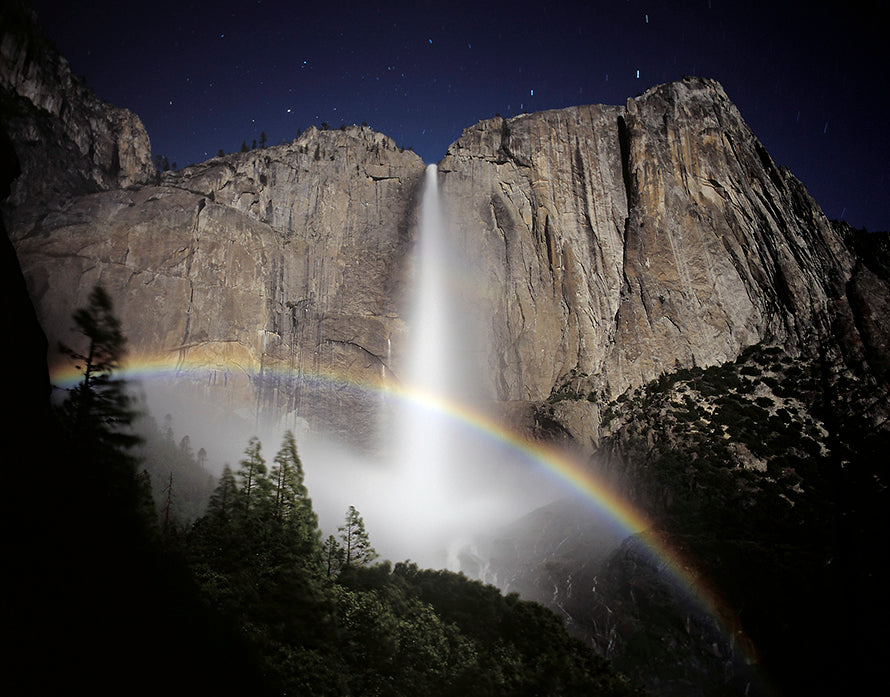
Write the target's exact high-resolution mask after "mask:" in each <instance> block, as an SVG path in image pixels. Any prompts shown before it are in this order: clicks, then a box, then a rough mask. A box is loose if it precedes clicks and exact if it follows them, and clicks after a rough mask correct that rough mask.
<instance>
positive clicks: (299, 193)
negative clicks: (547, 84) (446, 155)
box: [15, 127, 423, 435]
mask: <svg viewBox="0 0 890 697" xmlns="http://www.w3.org/2000/svg"><path fill="white" fill-rule="evenodd" d="M422 173H423V163H422V162H421V161H420V159H419V158H418V157H417V156H416V155H413V154H412V153H401V152H399V151H398V150H397V149H396V148H395V146H394V145H393V144H392V142H391V141H389V140H388V139H387V138H385V137H383V136H380V135H379V134H376V133H373V132H371V131H370V130H368V129H365V128H358V127H353V128H350V129H347V130H345V131H335V132H319V131H316V130H315V129H311V130H310V131H309V132H307V133H306V134H305V135H304V136H303V137H302V138H300V139H299V140H297V141H295V142H294V143H292V144H290V145H282V146H276V147H273V148H267V149H264V150H261V151H254V152H251V153H248V154H239V155H230V156H227V157H224V158H217V159H215V160H211V161H210V162H207V163H205V164H203V165H199V166H196V167H190V168H187V169H185V170H183V171H181V172H176V173H169V174H166V175H165V176H164V177H163V180H162V182H161V183H160V184H159V185H157V186H139V187H131V188H129V189H115V190H111V191H105V192H99V193H95V194H90V195H84V196H81V197H78V198H76V199H74V200H72V201H71V202H70V203H69V204H68V205H66V206H65V207H64V208H63V209H62V210H58V211H55V212H53V213H51V214H49V215H46V216H45V217H43V218H41V219H39V220H38V221H36V223H35V225H34V227H33V228H31V229H28V230H21V229H19V230H17V231H16V240H15V244H16V247H17V250H18V254H19V258H20V259H21V260H22V264H23V266H24V267H25V269H27V272H26V273H27V277H28V279H29V284H30V287H31V291H32V297H33V299H34V302H35V303H36V304H37V306H38V308H40V311H41V314H42V318H43V320H44V323H45V326H47V327H48V328H53V329H55V330H56V331H55V335H54V336H53V338H54V339H64V338H65V337H64V336H59V334H60V333H61V332H60V331H59V330H61V329H63V328H67V327H68V326H69V325H70V321H69V320H68V318H70V316H71V311H72V310H73V309H74V308H75V307H77V305H76V303H78V302H82V298H83V294H84V293H87V292H88V291H89V289H90V288H91V287H92V286H93V285H95V284H96V283H101V284H103V285H104V286H105V287H107V288H111V289H114V298H115V303H116V305H115V307H116V311H117V312H118V313H119V314H120V316H121V317H122V319H123V324H124V331H125V332H126V334H127V336H128V337H129V340H130V349H131V354H132V355H133V356H136V357H138V358H137V360H139V361H157V362H160V363H163V364H169V363H170V362H171V360H174V359H175V363H176V364H177V365H178V366H180V367H182V368H186V367H188V368H197V367H203V368H204V373H203V374H202V376H201V377H200V378H197V379H196V380H197V382H196V386H199V385H200V387H201V389H202V390H203V391H205V392H206V391H207V390H210V391H211V392H213V391H215V392H219V393H221V394H219V395H217V396H216V397H214V399H223V400H226V401H230V402H231V403H232V404H233V406H237V405H241V406H244V405H245V404H246V405H248V406H253V407H257V406H259V407H262V408H264V409H267V410H269V411H271V412H274V413H275V414H276V415H278V416H280V415H282V414H285V413H294V412H295V413H296V414H297V415H299V417H300V418H302V419H305V420H306V421H308V422H309V423H310V425H313V426H316V427H318V428H320V429H321V430H332V431H335V432H344V433H350V432H351V433H353V434H355V433H356V432H360V433H363V434H364V435H370V434H371V433H373V431H374V430H375V428H376V424H375V423H374V419H375V418H376V417H375V415H374V414H373V413H372V412H373V406H374V405H375V404H376V402H375V401H374V400H369V398H368V396H367V395H366V394H362V393H360V392H357V391H355V390H354V388H352V387H351V386H350V385H351V384H354V383H374V382H376V381H379V380H380V378H381V377H384V375H385V371H387V370H388V369H389V363H390V361H391V355H392V348H391V347H392V346H393V344H395V345H396V346H399V345H400V344H401V340H400V337H401V336H402V335H403V334H404V323H403V321H402V320H401V319H400V314H399V307H398V303H399V296H400V292H401V285H402V269H403V268H404V265H405V259H404V257H405V255H406V253H407V251H408V249H409V228H410V226H411V224H412V215H413V212H414V209H415V206H414V189H415V188H416V186H417V184H418V182H419V181H420V179H421V178H422ZM214 388H215V389H214ZM346 404H348V405H349V406H348V407H347V406H345V405H346ZM362 404H367V405H368V406H367V409H363V408H361V406H360V405H362Z"/></svg>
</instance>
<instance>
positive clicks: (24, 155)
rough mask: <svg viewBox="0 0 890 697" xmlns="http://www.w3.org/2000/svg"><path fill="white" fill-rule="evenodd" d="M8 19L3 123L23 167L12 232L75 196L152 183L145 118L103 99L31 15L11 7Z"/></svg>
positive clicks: (13, 198)
mask: <svg viewBox="0 0 890 697" xmlns="http://www.w3.org/2000/svg"><path fill="white" fill-rule="evenodd" d="M3 20H4V25H5V27H4V33H3V35H2V37H0V92H2V104H3V123H4V127H5V130H6V131H7V134H8V135H9V137H10V139H11V140H12V141H13V142H14V143H15V144H16V154H17V157H18V160H19V163H20V167H21V176H19V177H18V179H17V180H16V181H15V182H14V184H13V186H12V191H11V193H10V195H9V197H8V198H7V199H6V200H5V201H4V208H3V213H4V216H5V218H6V224H7V227H8V228H9V229H10V230H15V229H17V228H20V227H23V226H24V227H28V226H29V225H31V224H32V223H33V219H34V218H35V217H39V216H41V215H42V214H44V213H45V211H46V209H47V208H48V207H50V208H52V207H55V206H57V205H59V204H60V203H62V202H64V201H67V200H69V199H70V198H71V197H72V196H76V195H79V194H83V193H87V192H91V191H98V190H105V189H113V188H119V187H127V186H130V185H132V184H140V183H145V182H148V181H151V180H152V179H153V178H154V175H155V170H154V167H153V166H152V163H151V144H150V143H149V140H148V134H147V133H146V132H145V128H144V127H143V125H142V122H141V121H140V120H139V117H138V116H136V115H135V114H133V113H131V112H129V111H127V110H126V109H120V108H117V107H114V106H112V105H110V104H106V103H104V102H102V101H100V100H99V99H97V98H96V96H95V95H94V94H93V93H92V91H91V90H89V89H88V88H87V87H86V85H85V84H84V83H83V81H82V80H81V79H78V78H77V77H75V76H74V75H73V74H72V73H71V69H70V67H69V65H68V62H67V61H66V60H65V59H64V58H63V57H62V56H60V55H59V54H58V52H57V51H55V50H54V48H53V47H52V45H51V44H50V43H49V42H48V40H47V39H46V38H44V37H43V35H42V33H41V31H40V29H39V27H37V26H36V22H35V20H34V18H33V15H31V14H29V13H28V11H26V10H20V9H17V8H16V4H15V3H10V6H9V8H7V9H5V10H4V16H3Z"/></svg>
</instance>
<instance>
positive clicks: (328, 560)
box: [321, 535, 346, 578]
mask: <svg viewBox="0 0 890 697" xmlns="http://www.w3.org/2000/svg"><path fill="white" fill-rule="evenodd" d="M321 556H322V563H323V565H324V568H325V571H326V572H327V575H328V578H332V577H334V576H336V575H337V574H339V573H340V569H341V568H343V563H344V561H345V557H346V553H345V552H344V550H343V548H342V547H341V546H340V543H339V542H337V538H336V537H334V536H333V535H328V539H326V540H325V541H324V544H323V545H322V546H321Z"/></svg>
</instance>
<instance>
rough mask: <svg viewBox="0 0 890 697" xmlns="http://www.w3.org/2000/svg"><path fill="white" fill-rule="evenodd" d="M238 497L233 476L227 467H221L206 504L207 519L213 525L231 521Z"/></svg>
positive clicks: (230, 469)
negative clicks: (215, 484)
mask: <svg viewBox="0 0 890 697" xmlns="http://www.w3.org/2000/svg"><path fill="white" fill-rule="evenodd" d="M237 496H238V485H237V484H236V483H235V475H234V474H232V468H231V467H229V465H225V466H224V467H223V472H222V476H221V477H220V478H219V484H218V485H217V486H216V489H215V490H214V492H213V494H212V495H211V497H210V502H209V503H208V504H207V517H208V518H210V519H211V520H213V521H214V522H215V523H217V524H218V523H223V522H228V521H229V520H231V518H232V516H233V514H234V512H235V506H236V501H237Z"/></svg>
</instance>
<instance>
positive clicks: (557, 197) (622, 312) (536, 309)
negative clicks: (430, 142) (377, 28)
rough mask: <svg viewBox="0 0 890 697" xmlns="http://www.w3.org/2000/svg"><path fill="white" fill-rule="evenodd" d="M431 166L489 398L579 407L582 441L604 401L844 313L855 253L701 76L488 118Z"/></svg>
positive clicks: (797, 343)
mask: <svg viewBox="0 0 890 697" xmlns="http://www.w3.org/2000/svg"><path fill="white" fill-rule="evenodd" d="M440 170H441V171H442V172H443V174H442V190H443V196H444V198H445V200H446V201H448V202H449V203H450V207H449V213H450V216H451V219H452V223H453V226H454V228H455V234H456V237H457V239H458V240H459V244H460V245H461V246H462V247H463V248H464V249H466V250H467V259H468V260H472V261H473V262H474V263H473V265H472V267H470V268H472V273H473V274H474V276H475V277H476V283H475V284H474V286H473V287H474V288H483V289H485V292H484V294H482V295H481V296H480V297H479V298H478V299H477V302H476V303H475V304H476V306H478V307H481V308H483V309H482V314H483V315H484V317H485V318H487V323H488V328H489V330H490V332H491V335H492V337H493V339H492V343H491V344H490V347H489V350H488V354H487V363H488V366H489V371H488V373H489V375H490V376H491V385H490V389H491V391H492V392H493V393H494V394H495V395H496V397H497V399H499V400H503V401H516V400H519V401H532V402H534V401H540V400H544V399H546V398H548V397H550V396H552V395H554V394H557V393H559V392H561V391H566V390H570V391H571V392H573V393H576V394H580V395H582V396H591V397H592V398H593V399H592V401H590V402H587V403H583V404H581V403H575V404H572V405H563V407H561V410H562V411H564V412H565V414H564V415H563V416H562V417H560V418H559V421H560V423H562V424H564V425H565V424H566V423H569V424H572V423H576V424H581V425H584V428H585V429H586V430H587V433H584V432H583V431H581V430H578V429H577V428H575V427H571V426H570V428H571V429H572V430H577V432H576V433H574V434H573V435H575V436H576V437H578V439H579V440H581V441H585V440H587V439H588V438H590V437H591V432H590V428H589V425H590V424H591V423H593V424H595V423H596V422H598V412H597V407H596V405H595V404H594V402H597V401H599V400H600V399H601V398H602V397H604V396H605V397H615V396H617V395H618V394H621V393H622V392H624V391H625V390H627V389H628V388H629V387H634V386H639V385H641V384H645V383H646V382H648V381H649V380H652V379H654V378H656V377H658V376H659V375H660V374H661V373H663V372H671V371H673V370H675V369H676V368H678V367H691V366H710V365H717V364H720V363H723V362H725V361H727V360H732V359H734V358H735V357H736V356H737V355H738V354H739V352H740V351H741V350H742V349H743V348H745V347H746V346H749V345H752V344H755V343H757V342H760V341H764V340H768V341H774V342H778V343H781V344H783V345H787V346H788V347H793V348H791V350H798V351H799V350H804V349H805V348H807V347H811V346H813V345H814V344H815V343H817V342H818V341H822V340H827V339H828V338H829V337H831V336H832V333H833V331H834V330H835V325H836V322H835V318H836V316H837V315H838V313H839V312H846V311H847V309H848V306H849V303H848V300H847V299H846V295H847V292H846V290H845V287H846V286H847V284H848V283H849V282H850V280H851V278H852V273H853V269H854V266H855V256H854V253H853V252H852V250H851V248H850V247H849V246H848V245H846V244H845V242H844V240H843V238H842V236H841V235H839V234H838V233H837V232H836V231H835V230H834V229H833V228H832V227H831V225H830V224H829V221H828V220H827V219H826V218H825V216H824V215H823V213H822V211H821V210H820V209H819V207H818V205H817V204H816V203H815V202H814V201H813V200H812V199H811V198H810V196H809V194H808V193H807V191H806V189H805V188H804V186H803V185H802V184H801V183H800V182H799V181H798V180H796V179H795V178H794V177H793V175H791V173H790V172H788V171H787V170H785V169H783V168H780V167H777V166H776V165H775V164H774V163H773V161H772V160H771V158H770V156H769V154H768V153H767V152H766V150H765V149H764V147H763V146H762V144H761V143H760V142H759V141H758V140H757V138H756V137H755V136H754V134H753V133H752V132H751V131H750V129H749V128H748V127H747V125H746V124H745V122H744V121H743V119H742V117H741V115H740V114H739V112H738V110H737V109H736V107H735V106H734V105H733V104H732V103H731V102H730V101H729V99H728V97H727V96H726V94H725V92H724V91H723V89H722V88H721V87H720V85H719V84H717V83H716V82H714V81H712V80H705V79H698V78H688V79H685V80H683V81H681V82H677V83H672V84H668V85H661V86H658V87H654V88H652V89H650V90H648V91H647V92H645V93H644V94H642V95H640V96H639V97H636V98H633V99H629V100H628V101H627V103H626V105H625V106H624V107H623V108H622V107H605V106H592V107H573V108H569V109H562V110H558V111H549V112H543V113H538V114H531V115H522V116H518V117H515V118H512V119H509V120H504V119H502V118H495V119H491V120H489V121H484V122H481V123H479V124H477V125H476V126H474V127H472V128H469V129H467V130H466V131H465V132H464V134H463V136H462V137H461V139H460V140H458V141H457V142H456V143H455V144H454V145H453V146H452V147H451V148H450V149H449V151H448V154H447V156H446V157H445V159H444V160H443V161H442V163H441V164H440ZM468 266H469V265H468ZM880 287H882V286H880V284H878V286H876V287H875V286H873V288H880ZM876 292H879V293H880V292H882V291H876ZM860 295H861V294H860ZM857 297H859V296H857ZM854 331H857V330H855V329H854ZM859 338H860V337H857V340H859ZM865 341H866V342H867V343H868V344H869V345H870V346H875V345H876V344H877V345H880V344H881V342H880V341H878V342H875V340H874V338H872V339H865ZM595 431H596V428H595V426H594V428H593V435H592V437H593V439H594V440H596V433H595Z"/></svg>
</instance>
